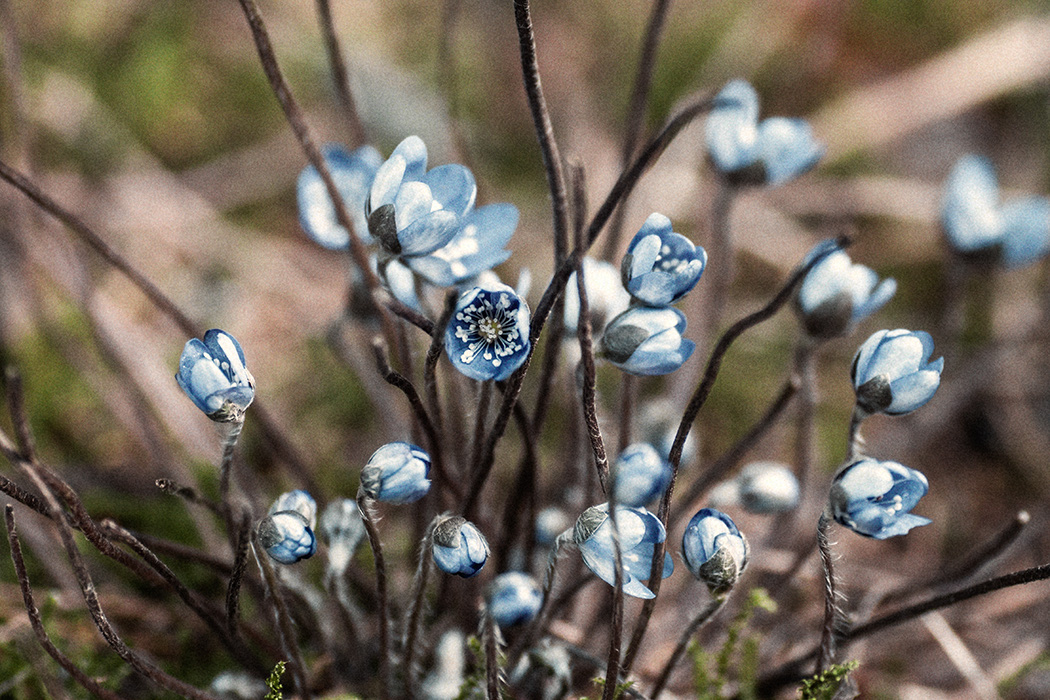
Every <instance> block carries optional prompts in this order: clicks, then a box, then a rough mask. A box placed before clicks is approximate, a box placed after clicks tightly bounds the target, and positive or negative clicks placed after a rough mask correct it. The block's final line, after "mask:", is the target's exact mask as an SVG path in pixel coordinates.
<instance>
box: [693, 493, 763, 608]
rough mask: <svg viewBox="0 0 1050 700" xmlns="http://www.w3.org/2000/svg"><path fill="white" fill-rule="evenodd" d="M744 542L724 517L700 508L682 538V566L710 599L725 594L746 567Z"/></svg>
mask: <svg viewBox="0 0 1050 700" xmlns="http://www.w3.org/2000/svg"><path fill="white" fill-rule="evenodd" d="M748 553H749V550H748V546H747V539H746V538H745V537H744V535H743V534H742V533H741V532H740V530H739V529H738V528H737V526H736V523H734V522H733V520H732V518H730V517H729V516H728V515H726V514H725V513H723V512H721V511H718V510H715V509H714V508H701V509H700V510H698V511H697V512H696V515H694V516H693V517H692V519H691V520H690V521H689V524H688V525H686V527H685V533H684V534H683V535H682V557H683V558H685V565H686V566H687V567H689V570H690V571H691V572H692V573H693V576H695V577H696V578H697V579H699V580H700V581H703V582H704V583H705V584H706V585H707V587H708V589H709V590H710V591H711V593H712V594H713V595H721V594H723V593H727V592H728V591H729V589H731V588H732V587H733V584H735V583H736V581H737V579H738V578H740V574H742V573H743V572H744V567H746V566H747V558H748Z"/></svg>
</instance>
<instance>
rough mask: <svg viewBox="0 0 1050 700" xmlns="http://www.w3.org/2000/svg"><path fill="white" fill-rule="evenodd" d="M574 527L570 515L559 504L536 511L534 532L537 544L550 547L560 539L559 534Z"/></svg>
mask: <svg viewBox="0 0 1050 700" xmlns="http://www.w3.org/2000/svg"><path fill="white" fill-rule="evenodd" d="M570 527H572V520H571V519H570V518H569V515H568V514H567V513H566V512H565V511H564V510H562V509H561V508H558V507H557V506H548V507H547V508H544V509H543V510H541V511H540V512H539V513H536V522H535V525H534V530H533V531H534V532H535V535H536V544H538V545H540V546H543V547H549V546H550V545H552V544H554V540H556V539H558V535H560V534H562V533H563V532H565V531H566V530H568V529H569V528H570Z"/></svg>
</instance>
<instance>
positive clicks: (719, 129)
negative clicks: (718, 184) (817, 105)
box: [706, 80, 824, 185]
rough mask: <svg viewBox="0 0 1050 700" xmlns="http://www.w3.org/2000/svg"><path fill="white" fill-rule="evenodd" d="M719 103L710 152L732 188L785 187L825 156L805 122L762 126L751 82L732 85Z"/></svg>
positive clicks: (709, 127)
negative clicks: (784, 183) (781, 185)
mask: <svg viewBox="0 0 1050 700" xmlns="http://www.w3.org/2000/svg"><path fill="white" fill-rule="evenodd" d="M715 100H716V103H715V108H714V109H713V110H711V114H710V116H708V118H707V124H706V140H707V150H708V153H709V154H710V156H711V161H712V162H713V163H714V165H715V167H716V168H717V169H718V171H719V172H720V173H722V175H723V177H725V179H726V180H727V181H728V182H730V183H732V184H736V185H761V184H770V185H779V184H780V183H783V182H787V181H788V180H791V179H792V178H795V177H798V176H799V175H801V174H802V173H804V172H806V171H807V170H809V169H810V168H812V167H813V166H814V165H816V164H817V161H818V160H820V158H821V156H822V155H824V146H823V145H822V144H820V143H818V142H817V141H816V140H814V138H813V130H812V129H811V128H810V126H809V124H808V123H807V122H806V121H805V120H803V119H787V118H785V117H772V118H769V119H766V120H764V121H762V122H761V123H759V121H758V93H756V92H755V89H754V88H753V87H751V85H750V84H749V83H748V82H746V81H744V80H734V81H732V82H730V83H728V84H727V85H726V86H725V87H724V88H722V90H721V92H719V93H718V95H717V96H716V97H715Z"/></svg>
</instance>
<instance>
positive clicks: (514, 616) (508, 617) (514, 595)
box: [485, 571, 543, 627]
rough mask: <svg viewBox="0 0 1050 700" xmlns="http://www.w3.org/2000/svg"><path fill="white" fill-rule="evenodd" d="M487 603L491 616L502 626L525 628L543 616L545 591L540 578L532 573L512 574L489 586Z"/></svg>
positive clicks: (517, 572)
mask: <svg viewBox="0 0 1050 700" xmlns="http://www.w3.org/2000/svg"><path fill="white" fill-rule="evenodd" d="M485 604H486V606H487V607H488V613H489V616H490V617H491V618H492V619H493V620H494V621H495V622H496V624H497V625H499V626H500V627H514V626H516V625H523V624H525V623H526V622H529V621H530V620H532V618H534V617H536V614H537V613H539V611H540V606H541V605H542V604H543V591H541V590H540V586H539V584H538V583H536V579H534V578H532V577H531V576H529V575H528V574H523V573H521V572H520V571H508V572H507V573H505V574H500V575H499V576H497V577H496V578H494V579H493V580H492V583H490V584H489V585H488V586H487V588H486V590H485Z"/></svg>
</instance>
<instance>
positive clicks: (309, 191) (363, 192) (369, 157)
mask: <svg viewBox="0 0 1050 700" xmlns="http://www.w3.org/2000/svg"><path fill="white" fill-rule="evenodd" d="M321 155H322V156H323V157H324V162H325V165H327V166H328V171H329V172H330V173H331V175H332V179H333V180H334V181H335V186H336V189H338V190H339V194H340V195H341V196H342V198H343V202H344V204H345V205H346V210H347V213H348V214H350V218H351V220H352V223H353V224H354V232H355V233H356V234H357V237H358V238H360V239H361V241H362V242H364V243H369V242H371V240H372V237H371V236H370V235H369V234H368V219H366V218H365V201H366V200H367V199H368V190H369V188H370V187H371V186H372V179H373V178H374V177H375V175H376V171H377V170H378V169H379V165H380V163H382V162H383V158H382V156H380V155H379V151H377V150H376V149H374V148H372V147H371V146H361V147H360V148H358V149H356V150H355V151H353V152H352V153H349V152H347V150H346V149H345V148H343V147H342V146H341V145H339V144H337V143H328V144H325V145H324V146H323V147H322V148H321ZM295 192H296V198H297V199H298V202H299V224H300V225H301V226H302V227H303V230H304V231H306V234H307V235H308V236H310V238H312V239H313V240H314V242H315V243H317V244H319V245H322V246H324V247H325V248H331V249H333V250H342V249H344V248H347V247H349V245H350V232H349V231H347V230H346V228H344V227H343V225H342V224H340V223H339V220H338V219H337V218H336V214H335V205H334V204H332V198H331V197H329V196H328V189H327V188H326V187H325V185H324V180H322V179H321V175H320V174H319V173H318V172H317V169H316V168H315V167H314V166H312V165H308V166H306V167H305V168H303V171H302V172H301V173H299V179H298V181H297V182H296V187H295Z"/></svg>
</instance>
